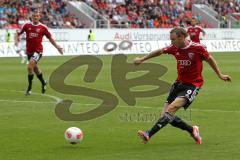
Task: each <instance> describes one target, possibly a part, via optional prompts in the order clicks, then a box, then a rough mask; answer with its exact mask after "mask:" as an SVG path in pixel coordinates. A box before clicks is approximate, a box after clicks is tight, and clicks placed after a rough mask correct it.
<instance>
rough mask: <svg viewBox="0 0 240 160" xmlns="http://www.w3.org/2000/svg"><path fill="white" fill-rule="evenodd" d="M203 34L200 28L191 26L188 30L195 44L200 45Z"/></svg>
mask: <svg viewBox="0 0 240 160" xmlns="http://www.w3.org/2000/svg"><path fill="white" fill-rule="evenodd" d="M201 32H203V29H202V27H200V26H190V27H188V29H187V33H188V34H189V36H190V39H191V41H193V42H195V43H200V33H201Z"/></svg>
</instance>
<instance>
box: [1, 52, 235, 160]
mask: <svg viewBox="0 0 240 160" xmlns="http://www.w3.org/2000/svg"><path fill="white" fill-rule="evenodd" d="M213 56H214V57H215V58H216V60H217V62H218V65H219V67H220V68H221V70H222V72H223V73H226V74H229V75H231V76H232V79H233V80H232V83H226V82H224V81H221V80H219V79H218V77H217V76H216V75H215V73H214V72H213V71H212V70H211V68H210V67H209V66H208V65H207V64H206V63H204V73H203V75H204V78H205V84H204V86H203V87H202V89H201V90H200V92H199V95H198V96H197V98H196V100H195V101H194V103H193V104H192V105H191V112H190V111H186V112H185V111H180V112H179V114H180V116H182V117H184V118H185V119H186V120H187V121H188V122H189V123H191V124H197V125H199V127H200V133H201V136H202V138H203V143H202V145H196V144H195V142H194V141H193V140H192V138H190V136H189V135H188V133H186V132H184V131H181V130H179V129H176V128H173V127H172V126H170V125H168V126H167V127H165V128H164V129H162V130H161V131H160V132H158V133H157V134H156V135H155V136H154V137H152V139H151V140H150V142H149V143H148V144H147V145H144V144H142V143H141V142H140V140H139V139H138V137H137V134H136V133H137V130H139V129H148V128H150V127H151V126H152V125H153V124H154V123H155V120H156V119H157V118H158V114H159V112H160V110H161V108H162V106H163V103H164V101H165V99H166V96H167V94H165V95H161V96H158V97H151V98H137V105H136V106H135V107H130V106H128V105H127V104H126V103H124V102H123V100H121V98H120V97H119V96H118V95H117V93H116V91H115V90H114V88H113V85H112V82H111V78H110V68H111V58H112V57H111V56H101V57H99V58H101V59H102V60H103V62H104V65H103V68H102V70H101V73H100V74H99V76H98V77H97V79H96V82H95V83H92V84H91V83H90V84H87V83H85V82H84V81H83V75H84V73H85V70H86V67H82V68H79V69H76V70H75V71H73V72H72V73H71V74H70V75H69V77H68V78H67V79H66V83H69V84H73V85H82V86H83V85H84V86H88V87H92V88H96V89H100V90H104V91H107V92H109V93H112V94H114V95H115V96H117V97H118V99H119V104H118V106H117V108H116V109H115V110H113V111H112V112H110V113H108V114H106V115H104V116H102V117H99V118H97V119H93V120H90V121H85V122H67V121H62V120H60V119H59V118H58V117H56V115H55V101H54V99H52V98H50V97H48V96H43V95H41V94H40V82H39V81H38V79H37V78H36V77H34V82H33V92H34V93H36V94H33V95H31V96H25V95H24V91H25V89H26V86H27V72H26V65H23V64H20V60H19V59H18V58H0V77H1V78H0V86H1V87H0V103H1V105H0V137H1V138H0V159H1V160H43V159H44V160H81V159H82V160H89V159H92V160H96V159H102V160H108V159H109V160H118V159H119V160H123V159H126V160H134V159H137V160H139V159H147V160H151V159H153V160H154V159H161V160H176V159H184V160H239V159H240V152H239V151H240V140H239V136H240V130H239V128H240V127H239V123H240V119H239V117H240V100H239V96H240V85H239V84H240V61H239V59H240V54H238V53H224V54H222V53H218V54H213ZM134 57H135V55H130V56H128V62H131V61H132V60H133V58H134ZM71 58H73V57H43V59H42V60H41V61H40V64H39V66H40V68H41V69H42V71H43V73H44V76H45V78H46V79H49V77H50V75H51V73H52V72H53V71H54V70H55V69H56V68H57V67H58V66H59V65H61V64H62V63H64V62H66V61H67V60H69V59H71ZM149 62H154V63H159V64H162V65H164V66H166V67H167V68H168V72H167V73H166V74H165V75H164V76H162V77H161V79H162V80H164V81H167V82H169V83H172V82H173V81H174V80H175V78H176V66H175V65H176V62H175V60H174V58H173V57H172V56H167V55H163V56H160V57H157V58H155V59H152V60H150V61H149ZM156 72H157V71H156ZM143 88H144V87H143ZM144 89H147V88H144ZM46 94H47V95H51V96H55V97H59V98H62V99H72V100H73V101H74V104H73V105H72V107H71V111H72V112H73V113H81V112H83V111H86V110H89V109H92V108H94V107H96V104H98V103H99V102H100V101H99V100H95V99H93V98H86V97H83V96H74V95H66V94H61V93H58V92H56V91H54V90H53V89H51V88H50V87H49V86H48V90H47V92H46ZM190 114H191V119H190ZM147 115H151V116H152V117H151V118H143V117H144V116H145V117H146V116H147ZM71 126H76V127H79V128H81V129H82V130H83V132H84V138H83V141H82V142H81V143H80V144H77V145H70V144H68V143H67V142H66V141H65V139H64V136H63V134H64V131H65V129H66V128H68V127H71Z"/></svg>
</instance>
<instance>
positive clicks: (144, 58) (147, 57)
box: [133, 49, 163, 65]
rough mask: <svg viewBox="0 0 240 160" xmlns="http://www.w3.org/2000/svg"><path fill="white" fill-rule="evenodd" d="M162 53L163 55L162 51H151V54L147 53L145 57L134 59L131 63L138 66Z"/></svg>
mask: <svg viewBox="0 0 240 160" xmlns="http://www.w3.org/2000/svg"><path fill="white" fill-rule="evenodd" d="M162 53H163V51H162V49H157V50H155V51H152V52H151V53H149V54H148V55H146V56H143V57H136V58H134V60H133V63H134V64H135V65H139V64H141V63H143V62H144V61H146V60H148V59H150V58H153V57H157V56H160V55H161V54H162Z"/></svg>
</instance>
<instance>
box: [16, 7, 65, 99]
mask: <svg viewBox="0 0 240 160" xmlns="http://www.w3.org/2000/svg"><path fill="white" fill-rule="evenodd" d="M40 18H41V14H40V12H39V11H38V10H35V11H33V13H32V22H29V23H25V24H24V25H23V27H22V29H21V30H20V32H18V36H20V35H21V34H22V33H24V32H25V33H26V42H27V43H26V46H27V49H26V54H27V56H28V60H29V64H28V88H27V91H26V95H30V94H31V90H32V80H33V77H34V73H35V74H36V76H37V77H38V79H39V80H40V82H41V84H42V93H43V94H44V93H45V92H46V84H47V82H46V81H45V80H44V78H43V74H42V72H41V71H40V69H39V67H38V65H37V63H38V62H39V61H40V59H41V57H42V52H43V46H42V38H43V36H46V37H47V38H48V39H49V41H50V42H51V44H52V45H53V46H54V47H55V48H56V49H57V50H58V52H59V53H60V54H63V50H62V48H61V47H60V46H58V45H57V44H56V42H55V41H54V39H53V38H52V36H51V33H50V32H49V31H48V28H47V26H45V25H43V24H42V23H40Z"/></svg>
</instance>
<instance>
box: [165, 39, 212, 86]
mask: <svg viewBox="0 0 240 160" xmlns="http://www.w3.org/2000/svg"><path fill="white" fill-rule="evenodd" d="M163 53H168V54H172V55H173V56H174V57H175V58H176V60H177V71H178V77H177V82H181V83H190V84H192V85H194V86H196V87H201V86H202V85H203V82H204V80H203V77H202V66H203V64H202V61H203V59H208V58H209V53H208V51H207V50H206V48H205V47H204V46H203V45H202V44H200V43H194V42H190V43H189V45H188V46H186V47H185V48H177V47H175V46H174V45H170V46H168V47H165V48H163Z"/></svg>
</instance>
